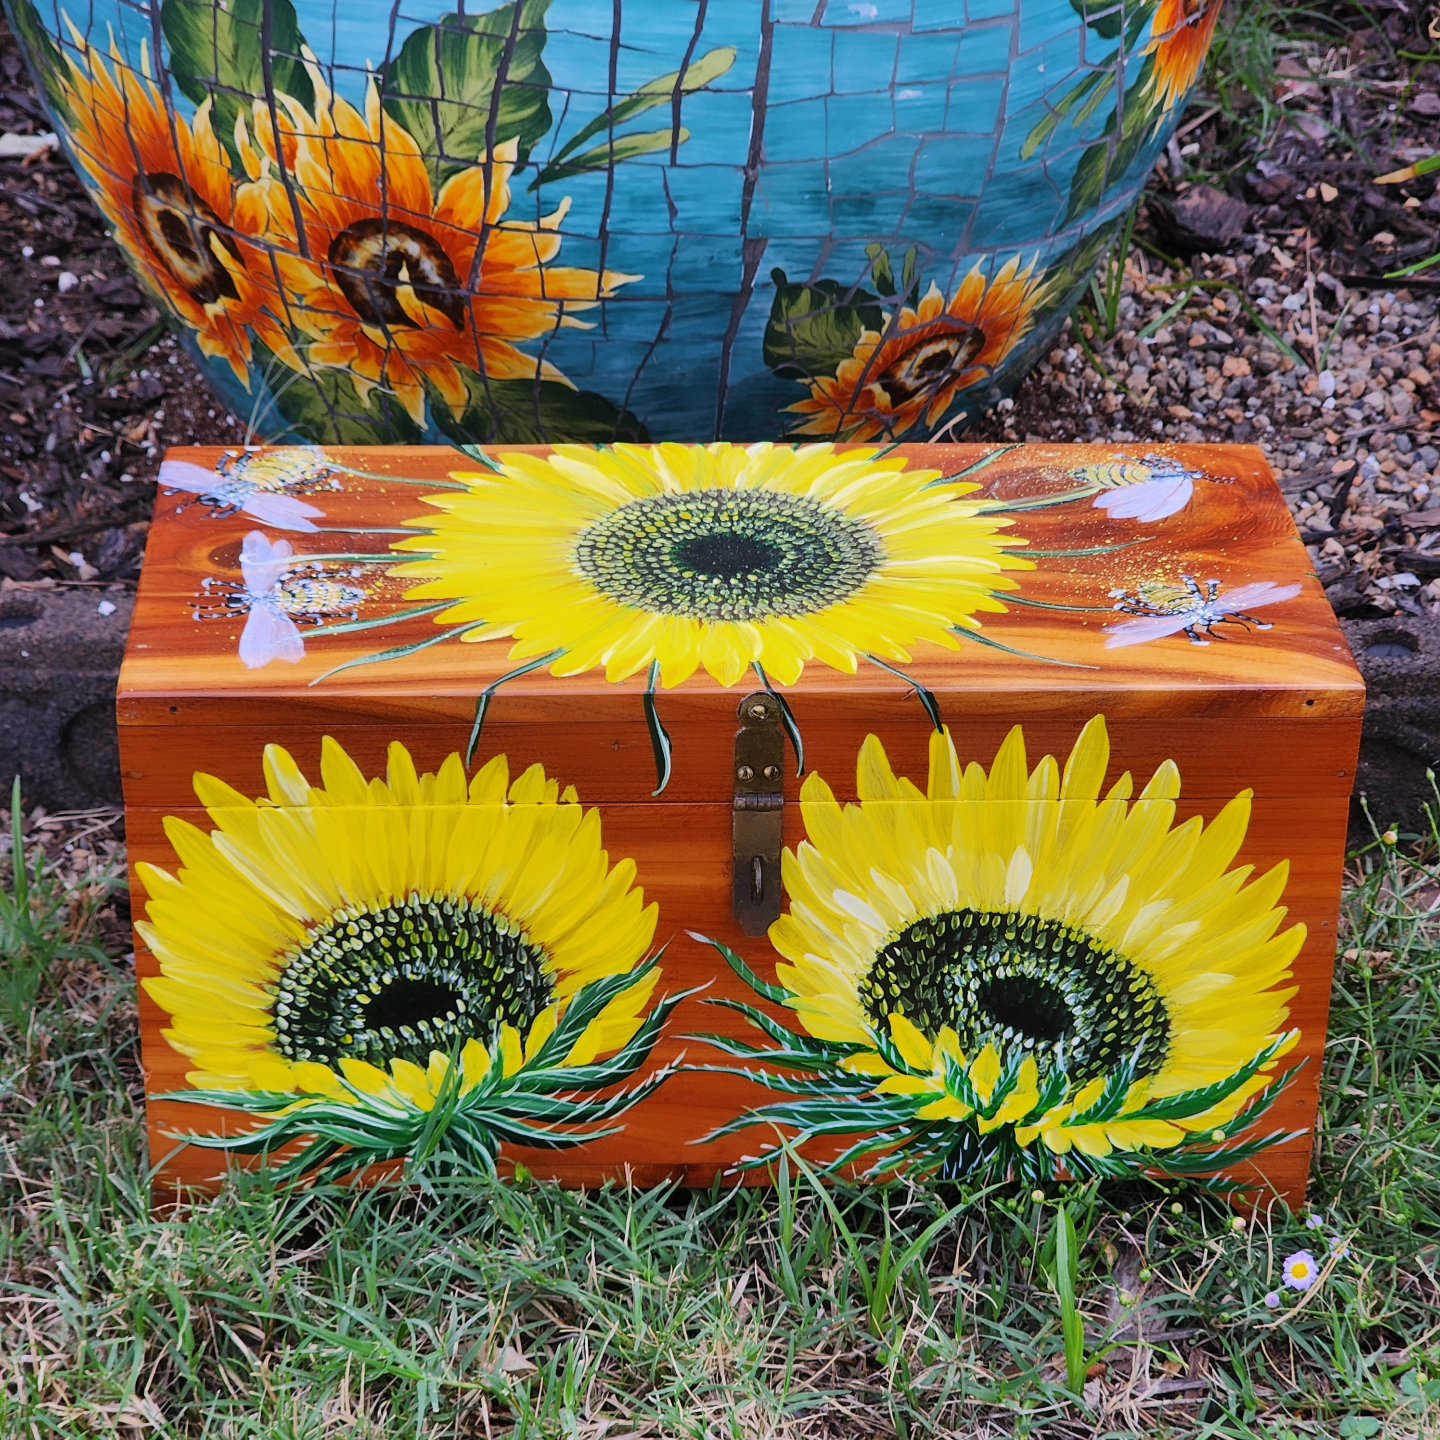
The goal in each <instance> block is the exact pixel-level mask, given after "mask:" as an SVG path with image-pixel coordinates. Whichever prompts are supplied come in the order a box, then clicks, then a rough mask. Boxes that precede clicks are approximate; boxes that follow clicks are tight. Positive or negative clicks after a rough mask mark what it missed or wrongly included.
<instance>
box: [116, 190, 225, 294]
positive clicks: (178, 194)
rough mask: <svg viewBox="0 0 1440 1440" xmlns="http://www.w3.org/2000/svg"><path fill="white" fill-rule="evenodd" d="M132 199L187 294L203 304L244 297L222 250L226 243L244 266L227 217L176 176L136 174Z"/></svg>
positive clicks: (152, 240) (144, 227)
mask: <svg viewBox="0 0 1440 1440" xmlns="http://www.w3.org/2000/svg"><path fill="white" fill-rule="evenodd" d="M130 203H131V205H132V207H133V208H134V211H135V218H136V219H137V220H138V221H139V222H140V228H141V229H142V230H143V231H144V232H145V238H146V239H147V240H149V242H150V247H151V249H152V250H154V252H155V254H156V256H157V257H158V258H159V260H160V263H161V264H162V265H164V266H165V268H166V269H167V270H168V271H169V272H170V273H171V275H173V276H174V277H175V279H176V280H177V281H178V282H179V283H180V284H181V285H182V286H183V287H184V288H185V291H186V293H187V294H188V295H190V296H191V297H192V298H193V299H194V300H196V301H197V302H198V303H199V304H201V305H213V304H214V303H215V302H216V301H217V300H222V299H223V300H238V299H239V298H240V292H239V291H238V290H237V289H236V288H235V280H234V277H233V276H232V275H231V274H230V271H229V269H228V268H227V267H226V262H225V261H224V260H223V259H222V258H221V256H220V254H219V247H223V248H224V250H225V251H226V253H227V254H228V255H229V257H230V259H231V260H232V261H233V262H234V263H235V264H236V265H238V266H239V267H240V268H241V269H243V268H244V266H245V262H244V260H242V259H241V258H240V249H239V247H238V246H237V245H236V244H235V241H234V240H233V239H232V238H231V237H230V236H229V235H227V234H226V233H225V222H224V221H223V220H221V218H220V217H219V216H218V215H217V214H216V213H215V212H214V211H213V210H212V209H211V208H210V207H209V206H208V205H207V204H206V203H205V202H204V201H203V200H202V199H201V198H200V197H199V196H198V195H197V194H196V193H195V192H194V191H193V190H192V189H191V188H190V187H189V186H188V185H187V184H186V183H185V182H184V181H183V180H182V179H181V178H180V177H179V176H178V175H170V174H167V173H165V172H164V171H159V172H156V173H147V174H142V175H137V176H136V177H135V179H134V180H133V181H132V182H131V185H130Z"/></svg>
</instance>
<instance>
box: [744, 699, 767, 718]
mask: <svg viewBox="0 0 1440 1440" xmlns="http://www.w3.org/2000/svg"><path fill="white" fill-rule="evenodd" d="M770 716H771V711H770V702H769V701H768V700H764V699H761V700H747V701H745V708H744V710H743V711H742V718H744V719H749V720H768V719H770Z"/></svg>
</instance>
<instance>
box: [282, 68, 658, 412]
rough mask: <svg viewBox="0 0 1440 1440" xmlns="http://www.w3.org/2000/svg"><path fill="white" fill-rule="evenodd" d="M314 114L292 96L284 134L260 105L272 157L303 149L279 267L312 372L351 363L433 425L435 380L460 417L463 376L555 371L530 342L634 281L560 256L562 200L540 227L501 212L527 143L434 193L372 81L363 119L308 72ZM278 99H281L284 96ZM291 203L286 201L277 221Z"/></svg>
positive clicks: (366, 380)
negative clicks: (306, 339) (294, 226)
mask: <svg viewBox="0 0 1440 1440" xmlns="http://www.w3.org/2000/svg"><path fill="white" fill-rule="evenodd" d="M309 73H310V77H311V80H312V82H313V84H314V87H315V95H316V100H315V114H314V115H313V116H311V115H309V114H307V113H306V112H305V111H304V110H303V109H302V108H301V107H300V106H299V105H298V104H297V103H296V102H294V101H293V100H292V101H288V102H287V103H286V110H285V112H284V114H282V116H281V119H280V139H279V144H278V146H277V142H276V138H275V132H274V130H273V129H272V128H271V127H269V126H266V125H264V124H263V123H261V121H260V117H259V116H258V115H257V125H256V139H257V140H258V142H259V145H260V147H261V149H262V150H264V151H265V153H266V155H267V157H268V160H269V162H270V165H271V166H272V167H278V165H279V161H278V159H277V149H278V150H280V151H283V152H285V153H292V152H293V155H294V159H293V176H294V182H295V183H294V187H293V189H294V195H295V209H296V211H297V212H298V220H299V227H300V230H301V233H303V235H304V238H305V242H306V247H307V253H308V256H309V258H306V257H305V256H304V255H302V254H300V253H298V251H299V248H300V247H299V244H298V237H297V236H292V237H291V238H290V241H289V242H288V244H287V246H286V248H287V249H293V250H295V251H296V253H293V254H281V255H280V256H279V257H278V264H279V266H280V269H281V273H282V274H283V275H284V276H285V279H286V283H287V287H288V289H289V290H290V292H291V295H292V301H291V303H292V307H293V310H294V312H295V315H296V317H297V320H298V323H299V324H300V325H301V327H302V328H303V329H305V330H306V331H307V332H308V333H309V334H310V335H311V337H312V340H311V343H310V344H309V346H308V348H307V352H306V353H307V357H308V359H309V360H310V362H311V364H313V365H316V366H322V367H325V366H330V367H335V368H339V369H343V370H347V371H349V372H350V374H351V376H352V378H353V379H354V381H355V384H356V386H357V387H358V389H359V391H360V393H361V397H362V398H364V397H366V396H367V395H368V394H369V393H370V391H371V390H372V389H373V388H374V387H375V386H377V385H378V386H383V387H385V388H387V389H388V390H390V391H392V392H393V393H394V394H395V396H396V398H397V399H398V400H399V401H400V403H401V404H402V405H403V406H404V407H405V409H406V411H407V412H408V413H409V414H410V416H411V418H412V419H413V420H414V421H415V422H416V423H417V424H422V425H423V423H424V415H425V386H426V384H427V383H428V384H429V385H430V387H431V388H432V389H433V390H434V391H435V392H436V393H437V394H438V395H439V396H440V397H441V399H442V400H443V401H444V403H445V404H446V405H447V406H448V407H449V408H450V409H451V410H452V411H453V412H454V413H455V414H457V415H458V414H460V413H462V412H463V411H464V410H465V408H466V406H467V404H468V403H469V399H470V396H469V391H468V389H467V386H466V382H465V378H464V375H463V374H462V371H467V370H468V371H472V372H478V373H479V374H481V375H482V376H484V377H485V378H487V379H490V380H516V379H533V378H535V377H537V376H539V377H541V378H543V379H546V380H557V381H561V382H563V383H566V384H568V383H569V382H568V381H566V380H565V377H564V376H563V375H562V374H561V373H560V372H559V371H558V370H557V369H556V368H555V367H554V366H553V365H551V364H549V363H548V362H547V361H543V360H539V359H537V358H535V357H534V356H531V355H527V354H525V353H524V352H523V351H522V350H521V349H520V348H519V347H520V345H521V344H522V343H523V342H525V341H527V340H533V339H535V338H537V337H538V336H542V335H548V334H550V333H551V332H553V331H554V330H555V329H556V328H557V327H561V326H582V325H583V322H582V321H580V320H578V319H576V313H577V312H579V311H583V310H587V309H590V308H591V307H592V306H594V305H595V304H596V302H597V301H599V300H601V299H604V298H606V297H608V296H610V295H613V294H614V292H615V287H616V286H618V285H622V284H625V283H627V282H628V281H630V280H632V279H634V278H635V277H633V276H629V275H621V274H619V273H617V272H614V271H608V270H607V271H605V272H604V273H603V274H602V273H600V272H598V271H595V270H582V269H574V268H568V267H565V266H561V265H557V264H555V263H553V262H554V261H555V258H556V256H557V255H558V254H559V252H560V245H561V237H560V234H559V230H560V226H561V223H562V222H563V221H564V219H565V215H566V212H567V210H568V208H569V201H568V200H567V201H565V202H563V203H562V204H561V205H560V206H559V208H558V209H556V210H554V211H552V212H551V213H550V214H549V215H545V216H542V217H540V218H539V219H538V221H537V222H535V223H533V224H529V223H524V222H521V221H515V220H505V219H503V218H502V217H503V216H504V214H505V212H506V210H507V209H508V208H509V206H510V177H511V174H512V172H513V171H514V169H515V162H516V155H517V146H516V142H515V141H514V140H508V141H505V142H503V143H502V144H499V145H497V146H496V147H495V152H494V154H493V155H491V156H488V157H486V156H481V157H480V158H479V159H478V161H477V163H476V164H474V165H472V166H468V167H467V168H465V169H463V170H460V171H457V172H456V173H455V174H454V175H452V176H451V177H450V178H449V179H448V180H447V181H446V182H445V183H444V184H443V185H442V186H440V188H439V190H438V191H437V190H436V189H435V187H434V185H433V184H432V182H431V178H430V172H429V170H428V169H427V167H426V164H425V158H424V156H423V155H422V154H421V152H420V147H419V145H418V144H417V143H416V141H415V139H414V137H413V136H411V135H410V134H409V133H408V132H407V131H406V130H405V129H404V128H403V127H402V126H401V125H399V124H398V123H397V122H396V121H395V120H393V119H391V118H390V117H389V116H387V115H386V114H385V113H384V111H383V110H382V109H381V105H380V93H379V90H378V88H377V87H376V85H375V84H374V83H373V82H372V83H371V85H370V87H369V89H368V91H367V93H366V97H365V111H364V113H363V114H361V112H360V111H359V110H357V109H356V108H355V107H354V106H353V105H351V104H350V103H349V102H348V101H346V100H341V99H337V98H336V97H335V96H334V95H332V94H331V92H330V90H329V89H328V87H327V86H326V84H325V80H324V76H323V74H322V72H321V70H320V69H319V67H318V66H316V65H314V64H311V65H310V66H309ZM282 98H283V97H282ZM289 214H290V207H289V206H288V205H285V206H277V208H276V217H277V218H276V223H277V224H284V223H287V221H288V218H289Z"/></svg>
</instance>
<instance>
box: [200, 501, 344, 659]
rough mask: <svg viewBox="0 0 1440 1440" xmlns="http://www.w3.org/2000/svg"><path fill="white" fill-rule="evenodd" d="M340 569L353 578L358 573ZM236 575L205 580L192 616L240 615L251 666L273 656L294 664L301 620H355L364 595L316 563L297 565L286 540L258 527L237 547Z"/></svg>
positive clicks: (301, 646) (299, 653) (243, 654)
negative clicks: (267, 534) (269, 535)
mask: <svg viewBox="0 0 1440 1440" xmlns="http://www.w3.org/2000/svg"><path fill="white" fill-rule="evenodd" d="M340 573H342V574H346V575H349V576H352V577H353V576H355V575H358V574H359V573H360V572H359V570H351V571H344V572H340ZM240 575H241V579H240V581H238V582H237V581H234V580H213V579H209V580H206V581H204V582H203V584H202V587H201V590H202V593H201V598H200V600H199V601H198V602H197V604H196V607H195V612H194V615H195V619H197V620H216V619H229V618H232V617H235V616H238V615H244V616H245V628H244V630H242V631H241V633H240V659H241V662H242V663H243V664H245V665H246V666H248V667H249V668H250V669H252V670H257V669H259V668H260V667H261V666H262V665H268V664H269V663H270V662H271V661H272V660H284V661H287V662H289V663H290V664H292V665H293V664H295V663H296V662H297V661H299V660H302V659H304V656H305V640H304V637H303V636H302V635H301V633H300V625H301V624H311V625H319V624H321V623H322V622H323V621H326V620H338V619H347V620H353V619H355V617H356V616H357V615H358V614H359V610H360V606H361V604H362V603H363V601H364V599H365V591H364V590H363V589H362V588H361V587H360V586H358V585H347V584H345V583H344V581H343V580H339V579H336V578H335V572H334V571H333V570H330V569H327V567H326V566H325V565H323V564H321V563H320V562H318V561H309V562H306V561H301V562H300V563H299V564H296V563H295V557H294V551H293V549H292V548H291V545H290V542H289V541H288V540H274V541H272V540H268V539H266V537H265V536H264V535H263V534H262V533H261V532H260V531H259V530H252V531H251V532H250V533H249V534H248V535H247V536H246V537H245V543H244V544H243V545H242V546H241V549H240ZM297 622H298V623H297Z"/></svg>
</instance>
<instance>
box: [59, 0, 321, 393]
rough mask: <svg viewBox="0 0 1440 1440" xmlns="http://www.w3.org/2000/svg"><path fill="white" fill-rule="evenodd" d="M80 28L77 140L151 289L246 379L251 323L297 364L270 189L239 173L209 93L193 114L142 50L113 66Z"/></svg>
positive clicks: (108, 214) (71, 62)
mask: <svg viewBox="0 0 1440 1440" xmlns="http://www.w3.org/2000/svg"><path fill="white" fill-rule="evenodd" d="M67 23H68V21H67ZM71 36H72V40H73V43H74V47H75V53H74V55H73V56H71V55H70V54H68V53H67V55H66V60H65V74H64V76H63V77H62V83H63V86H64V94H65V100H66V104H67V105H68V107H69V109H70V113H71V114H72V115H73V117H74V119H73V124H72V127H71V130H70V136H69V138H70V144H71V147H72V149H73V151H74V155H75V160H76V163H77V164H78V165H79V167H80V169H81V170H82V171H83V172H84V174H85V176H86V177H88V178H89V180H90V181H91V183H92V184H93V185H94V187H95V200H96V203H97V204H98V205H99V206H100V209H101V210H102V211H103V212H104V215H105V218H106V219H107V220H109V222H110V223H111V225H112V226H114V228H115V236H116V240H117V241H118V242H119V245H120V248H121V250H122V251H123V252H124V253H125V255H126V256H128V257H129V258H130V260H131V263H132V265H133V266H134V268H135V269H136V271H137V273H138V274H139V276H140V279H141V280H142V281H143V282H144V284H145V286H146V288H147V289H148V290H149V291H150V292H151V294H152V295H154V296H156V297H158V303H159V304H160V305H161V306H162V307H164V308H165V309H167V310H169V311H171V312H172V313H174V314H176V315H177V316H178V317H179V318H180V319H181V320H183V321H184V323H185V324H186V325H187V326H188V327H189V328H190V329H191V330H193V331H194V334H195V340H196V343H197V344H198V345H199V347H200V350H201V352H202V353H203V354H205V355H207V356H210V357H212V358H214V359H218V360H223V361H224V362H225V363H226V364H227V365H229V367H230V369H231V370H232V371H233V372H234V374H235V378H236V379H237V380H239V381H240V383H241V384H242V385H244V386H245V387H246V388H247V389H249V387H250V362H251V358H252V346H251V336H252V333H253V335H254V336H255V337H256V338H257V339H259V340H260V341H261V342H262V343H263V344H264V345H265V346H267V347H268V349H269V350H270V352H271V353H272V354H273V355H275V356H276V357H277V358H278V359H279V360H280V361H282V362H283V363H284V364H286V365H288V366H290V367H291V368H292V369H298V368H299V366H300V361H299V358H298V357H297V355H296V353H295V349H294V346H293V345H292V344H291V341H290V338H289V336H288V335H287V333H286V330H285V327H284V326H283V325H282V324H281V323H280V321H279V320H278V319H277V318H276V317H277V316H280V315H283V314H284V313H285V307H284V301H283V299H282V297H281V295H280V288H279V283H278V280H277V277H276V275H275V270H274V266H273V263H272V261H271V258H270V254H269V251H268V250H267V249H266V248H265V247H264V246H263V245H261V244H259V243H257V239H258V237H260V236H262V235H263V234H264V233H265V231H266V229H267V226H268V224H269V219H268V206H267V203H266V191H265V189H264V187H260V186H256V185H254V184H251V183H249V182H241V183H239V184H237V183H236V181H235V177H234V176H233V174H232V173H231V169H230V164H229V160H228V158H227V156H226V154H225V151H224V150H223V148H222V147H221V144H220V141H219V139H218V137H217V136H216V134H215V130H214V127H213V125H212V123H211V117H212V106H211V103H210V102H209V101H208V100H207V101H205V102H204V103H203V104H201V105H200V106H199V108H198V109H197V110H196V111H195V114H194V117H193V118H192V119H190V120H188V121H187V120H186V119H185V117H184V116H183V115H179V114H177V113H176V112H174V111H173V110H171V109H168V108H167V107H166V104H165V100H164V98H163V97H162V95H161V94H160V91H159V90H158V89H157V88H156V85H155V82H154V80H153V79H152V77H151V75H150V70H149V65H148V61H147V57H146V56H145V55H144V54H142V58H141V68H140V70H139V71H138V72H137V71H136V70H133V69H131V68H130V67H129V66H128V65H127V64H126V63H125V59H124V57H123V56H122V55H121V53H120V50H119V48H118V47H117V46H115V45H113V44H112V46H111V49H110V60H111V64H110V65H107V64H106V63H105V59H104V57H103V56H102V55H100V54H99V53H98V52H97V51H95V50H94V49H92V48H91V47H90V46H89V45H88V44H86V42H85V40H84V39H83V38H82V37H81V35H80V33H79V32H78V31H76V30H75V29H74V27H73V26H71ZM112 67H113V68H112Z"/></svg>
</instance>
